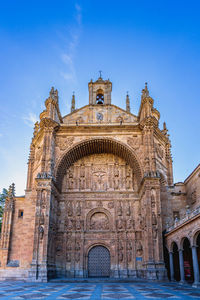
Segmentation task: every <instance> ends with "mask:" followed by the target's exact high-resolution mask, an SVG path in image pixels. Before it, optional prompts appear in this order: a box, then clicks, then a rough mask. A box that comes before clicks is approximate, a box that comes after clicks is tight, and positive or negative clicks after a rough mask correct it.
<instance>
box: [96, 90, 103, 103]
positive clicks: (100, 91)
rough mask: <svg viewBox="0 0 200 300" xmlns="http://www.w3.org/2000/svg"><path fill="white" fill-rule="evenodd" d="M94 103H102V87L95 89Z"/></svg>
mask: <svg viewBox="0 0 200 300" xmlns="http://www.w3.org/2000/svg"><path fill="white" fill-rule="evenodd" d="M96 104H104V92H103V90H102V89H99V90H98V91H97V96H96Z"/></svg>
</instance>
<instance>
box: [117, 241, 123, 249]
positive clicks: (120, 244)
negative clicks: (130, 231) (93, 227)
mask: <svg viewBox="0 0 200 300" xmlns="http://www.w3.org/2000/svg"><path fill="white" fill-rule="evenodd" d="M118 249H119V250H123V244H122V242H121V241H119V243H118Z"/></svg>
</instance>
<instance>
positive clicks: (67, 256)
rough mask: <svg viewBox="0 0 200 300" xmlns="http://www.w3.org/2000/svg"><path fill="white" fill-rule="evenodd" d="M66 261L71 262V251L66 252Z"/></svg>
mask: <svg viewBox="0 0 200 300" xmlns="http://www.w3.org/2000/svg"><path fill="white" fill-rule="evenodd" d="M66 261H67V262H70V261H71V253H69V252H67V254H66Z"/></svg>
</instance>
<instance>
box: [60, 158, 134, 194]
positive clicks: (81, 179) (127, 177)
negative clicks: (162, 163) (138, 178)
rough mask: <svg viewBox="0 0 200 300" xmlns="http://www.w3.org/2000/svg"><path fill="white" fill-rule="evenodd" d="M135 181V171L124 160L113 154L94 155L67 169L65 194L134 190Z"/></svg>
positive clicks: (64, 185) (64, 186)
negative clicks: (70, 192)
mask: <svg viewBox="0 0 200 300" xmlns="http://www.w3.org/2000/svg"><path fill="white" fill-rule="evenodd" d="M133 181H134V173H133V170H132V169H131V167H130V166H129V165H128V164H127V163H126V162H125V161H124V160H123V159H122V158H120V157H117V156H115V155H113V154H106V153H105V154H94V155H90V156H87V157H84V158H82V159H80V160H78V161H77V162H76V163H74V165H72V166H71V167H70V168H69V169H67V171H66V175H65V178H64V184H63V192H66V191H83V190H86V191H114V190H120V191H121V190H133V187H134V184H133Z"/></svg>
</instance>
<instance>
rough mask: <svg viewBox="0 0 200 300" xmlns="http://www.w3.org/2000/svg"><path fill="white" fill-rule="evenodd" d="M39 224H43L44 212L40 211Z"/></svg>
mask: <svg viewBox="0 0 200 300" xmlns="http://www.w3.org/2000/svg"><path fill="white" fill-rule="evenodd" d="M40 225H44V213H43V212H41V214H40Z"/></svg>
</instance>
